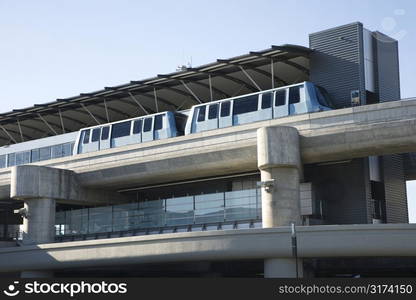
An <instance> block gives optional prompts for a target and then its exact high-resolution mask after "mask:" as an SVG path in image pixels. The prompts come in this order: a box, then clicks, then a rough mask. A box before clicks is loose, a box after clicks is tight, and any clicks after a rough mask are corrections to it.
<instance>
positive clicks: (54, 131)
mask: <svg viewBox="0 0 416 300" xmlns="http://www.w3.org/2000/svg"><path fill="white" fill-rule="evenodd" d="M38 116H39V118H40V119H41V120H42V121H43V123H45V125H46V126H47V127H48V128H49V129H50V130H51V131H52V132H53V133H54V134H55V135H58V133H57V132H56V130H55V129H53V127H52V126H51V125H49V123H48V122H47V121H46V120H45V119H44V118H43V117H42V115H41V114H40V113H38Z"/></svg>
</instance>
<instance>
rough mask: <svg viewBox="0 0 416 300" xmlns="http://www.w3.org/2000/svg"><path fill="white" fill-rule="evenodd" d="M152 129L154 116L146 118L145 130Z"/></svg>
mask: <svg viewBox="0 0 416 300" xmlns="http://www.w3.org/2000/svg"><path fill="white" fill-rule="evenodd" d="M150 130H152V118H146V119H144V125H143V132H148V131H150Z"/></svg>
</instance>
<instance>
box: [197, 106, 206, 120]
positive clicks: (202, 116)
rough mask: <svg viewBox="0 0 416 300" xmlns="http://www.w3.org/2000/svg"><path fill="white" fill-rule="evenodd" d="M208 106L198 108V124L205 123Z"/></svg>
mask: <svg viewBox="0 0 416 300" xmlns="http://www.w3.org/2000/svg"><path fill="white" fill-rule="evenodd" d="M206 109H207V108H206V106H199V107H198V119H197V121H198V122H203V121H205V112H206Z"/></svg>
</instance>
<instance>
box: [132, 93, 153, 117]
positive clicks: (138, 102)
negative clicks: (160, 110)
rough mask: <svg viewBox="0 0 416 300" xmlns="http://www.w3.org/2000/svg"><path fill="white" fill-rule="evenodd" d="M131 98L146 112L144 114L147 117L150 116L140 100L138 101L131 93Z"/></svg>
mask: <svg viewBox="0 0 416 300" xmlns="http://www.w3.org/2000/svg"><path fill="white" fill-rule="evenodd" d="M128 94H129V96H130V98H131V99H132V100H133V101H134V102H135V103H136V104H137V105H138V106H139V107H140V108H141V109H142V110H143V111H144V113H145V114H146V115H148V114H149V112H148V111H147V110H146V108H144V106H143V105H142V104H141V103H140V101H139V100H137V99H136V97H134V95H133V94H132V93H131V92H128Z"/></svg>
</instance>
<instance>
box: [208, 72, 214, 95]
mask: <svg viewBox="0 0 416 300" xmlns="http://www.w3.org/2000/svg"><path fill="white" fill-rule="evenodd" d="M208 82H209V98H210V99H211V101H212V100H214V97H213V96H212V82H211V74H208Z"/></svg>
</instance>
